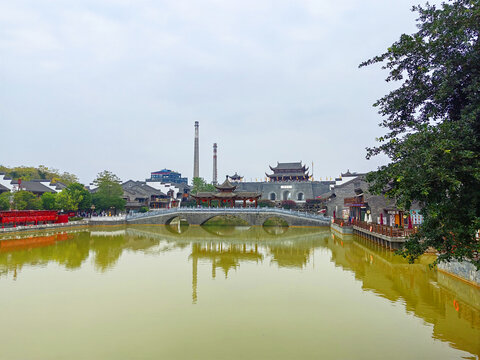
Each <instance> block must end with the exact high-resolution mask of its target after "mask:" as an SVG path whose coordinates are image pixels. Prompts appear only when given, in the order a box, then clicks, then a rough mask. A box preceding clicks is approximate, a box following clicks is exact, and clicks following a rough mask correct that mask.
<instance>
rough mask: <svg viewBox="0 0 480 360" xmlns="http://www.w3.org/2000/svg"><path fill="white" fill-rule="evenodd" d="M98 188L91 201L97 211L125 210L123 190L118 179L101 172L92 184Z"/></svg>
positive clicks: (110, 174)
mask: <svg viewBox="0 0 480 360" xmlns="http://www.w3.org/2000/svg"><path fill="white" fill-rule="evenodd" d="M93 183H94V184H95V185H97V186H98V188H97V189H96V192H95V194H94V195H93V197H92V201H93V203H94V205H95V207H96V208H97V209H99V210H108V209H110V208H114V209H116V210H123V209H125V204H126V201H125V200H124V199H123V189H122V186H121V185H120V178H119V177H118V176H117V175H115V174H113V173H111V172H110V171H107V170H105V171H103V172H101V173H99V174H98V175H97V178H96V179H95V180H94V182H93Z"/></svg>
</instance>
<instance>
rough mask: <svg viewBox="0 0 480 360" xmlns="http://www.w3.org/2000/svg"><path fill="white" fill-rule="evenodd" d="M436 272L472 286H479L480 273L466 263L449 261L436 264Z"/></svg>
mask: <svg viewBox="0 0 480 360" xmlns="http://www.w3.org/2000/svg"><path fill="white" fill-rule="evenodd" d="M438 270H440V271H443V272H445V273H447V274H450V275H453V276H456V277H459V278H461V279H463V280H466V281H468V282H470V283H472V284H474V285H477V286H480V271H478V270H477V269H476V268H475V266H474V265H473V264H471V263H469V262H466V261H462V262H459V261H451V262H447V263H440V264H438Z"/></svg>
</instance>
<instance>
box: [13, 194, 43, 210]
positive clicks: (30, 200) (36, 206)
mask: <svg viewBox="0 0 480 360" xmlns="http://www.w3.org/2000/svg"><path fill="white" fill-rule="evenodd" d="M13 207H14V208H15V209H16V210H40V209H42V200H41V199H40V198H39V197H37V196H35V194H33V193H31V192H30V191H25V190H20V191H15V192H14V193H13Z"/></svg>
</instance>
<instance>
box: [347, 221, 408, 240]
mask: <svg viewBox="0 0 480 360" xmlns="http://www.w3.org/2000/svg"><path fill="white" fill-rule="evenodd" d="M352 225H354V226H358V227H359V228H362V229H365V230H368V231H370V232H374V233H377V234H381V235H386V236H390V237H407V236H410V235H411V234H414V233H415V232H416V231H417V229H415V228H413V229H407V228H395V227H393V226H388V225H379V224H374V223H367V222H365V221H359V220H356V219H352Z"/></svg>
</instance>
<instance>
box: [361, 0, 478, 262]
mask: <svg viewBox="0 0 480 360" xmlns="http://www.w3.org/2000/svg"><path fill="white" fill-rule="evenodd" d="M413 11H417V12H418V14H419V18H418V20H417V21H418V29H419V30H418V32H416V33H415V34H413V35H405V34H403V35H402V36H401V37H400V40H399V41H397V42H395V43H394V44H393V45H392V46H391V47H390V48H388V50H387V51H386V52H385V53H384V54H382V55H379V56H376V57H374V58H372V59H370V60H368V61H365V62H364V63H362V64H360V66H361V67H362V66H367V65H371V64H374V63H382V64H383V67H382V68H383V69H387V70H388V71H389V75H388V77H387V78H386V80H387V81H396V82H399V83H400V86H399V87H398V88H397V89H395V90H393V91H392V92H390V93H389V94H387V95H385V96H384V97H382V98H381V99H380V100H378V101H377V102H376V103H375V104H374V106H377V107H379V109H380V110H379V113H380V114H381V115H382V116H384V120H383V122H382V123H381V126H382V127H384V128H386V129H388V132H387V134H386V135H385V136H382V137H381V138H379V139H378V140H379V142H380V144H379V145H378V146H377V147H373V148H369V149H367V158H370V157H372V156H374V155H377V154H380V153H384V154H386V155H387V156H388V157H389V158H390V160H391V162H390V163H389V164H388V165H386V166H382V167H380V168H379V169H378V170H377V171H375V172H372V173H370V174H369V175H368V176H367V180H368V181H370V182H371V191H373V192H375V193H377V194H378V193H385V194H386V195H387V196H389V197H391V198H395V199H396V201H397V204H398V205H399V206H400V207H403V208H404V209H406V210H408V209H409V208H410V207H411V204H412V202H414V201H419V202H420V203H421V205H422V207H423V208H422V210H421V213H422V215H423V216H424V223H423V224H422V226H421V227H420V230H419V232H418V233H417V234H415V235H414V236H411V237H410V238H409V239H408V241H407V242H406V244H405V247H404V249H403V250H402V251H401V253H402V255H403V256H405V257H407V258H408V259H409V260H410V261H413V260H414V259H415V258H417V257H418V256H420V255H421V254H423V253H424V251H425V250H426V249H427V248H428V247H434V248H435V249H437V250H438V251H439V252H440V255H439V257H438V259H437V262H440V261H450V260H453V259H456V260H468V261H471V262H472V263H473V264H475V265H476V267H477V268H478V269H480V259H479V258H478V256H477V253H478V251H479V250H480V244H479V242H478V241H477V240H476V239H475V234H476V232H477V231H478V229H480V92H479V90H478V89H479V88H480V43H479V35H480V2H479V1H478V0H456V1H450V2H448V3H444V4H442V5H441V6H440V7H438V8H437V7H436V6H434V5H429V4H427V5H425V6H424V7H422V6H416V7H414V8H413Z"/></svg>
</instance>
